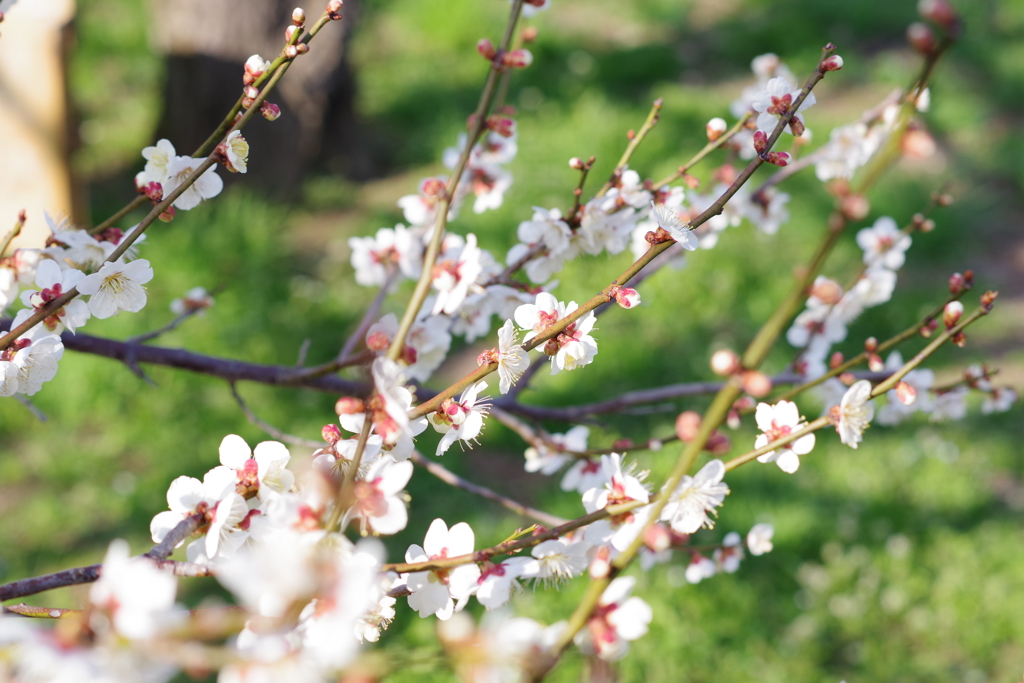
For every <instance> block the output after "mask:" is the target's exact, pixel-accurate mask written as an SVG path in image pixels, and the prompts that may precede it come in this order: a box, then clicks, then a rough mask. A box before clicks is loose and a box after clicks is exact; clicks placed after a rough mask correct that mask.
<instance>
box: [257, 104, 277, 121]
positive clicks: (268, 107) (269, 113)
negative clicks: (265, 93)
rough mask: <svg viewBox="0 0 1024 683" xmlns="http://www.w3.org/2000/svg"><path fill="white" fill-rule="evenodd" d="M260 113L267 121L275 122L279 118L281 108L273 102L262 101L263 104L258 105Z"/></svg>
mask: <svg viewBox="0 0 1024 683" xmlns="http://www.w3.org/2000/svg"><path fill="white" fill-rule="evenodd" d="M260 113H261V114H263V118H265V119H266V120H267V121H276V120H277V119H279V118H280V117H281V107H279V106H277V105H276V104H274V103H273V102H267V101H266V100H263V104H261V105H260Z"/></svg>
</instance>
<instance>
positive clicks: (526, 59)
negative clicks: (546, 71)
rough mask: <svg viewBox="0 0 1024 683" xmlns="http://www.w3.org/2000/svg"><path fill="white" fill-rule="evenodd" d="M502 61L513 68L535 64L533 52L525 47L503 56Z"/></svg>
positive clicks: (523, 67) (522, 67)
mask: <svg viewBox="0 0 1024 683" xmlns="http://www.w3.org/2000/svg"><path fill="white" fill-rule="evenodd" d="M501 63H502V64H504V65H505V66H510V67H512V68H513V69H525V68H526V67H528V66H530V65H531V64H533V54H531V53H530V51H529V50H527V49H525V48H521V49H519V50H512V51H511V52H506V53H505V54H503V55H502V56H501Z"/></svg>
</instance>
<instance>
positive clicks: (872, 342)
mask: <svg viewBox="0 0 1024 683" xmlns="http://www.w3.org/2000/svg"><path fill="white" fill-rule="evenodd" d="M864 350H865V351H867V352H868V353H874V352H875V351H877V350H878V340H877V339H875V338H874V337H868V338H867V339H865V340H864Z"/></svg>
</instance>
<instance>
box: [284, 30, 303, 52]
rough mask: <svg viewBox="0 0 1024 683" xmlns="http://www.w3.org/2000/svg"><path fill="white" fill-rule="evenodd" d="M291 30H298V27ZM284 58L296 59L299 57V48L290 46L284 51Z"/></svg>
mask: <svg viewBox="0 0 1024 683" xmlns="http://www.w3.org/2000/svg"><path fill="white" fill-rule="evenodd" d="M290 28H294V29H297V27H295V26H292V27H290ZM284 56H285V57H287V58H288V59H295V58H296V57H298V56H299V48H297V47H295V46H294V45H288V46H287V47H285V49H284Z"/></svg>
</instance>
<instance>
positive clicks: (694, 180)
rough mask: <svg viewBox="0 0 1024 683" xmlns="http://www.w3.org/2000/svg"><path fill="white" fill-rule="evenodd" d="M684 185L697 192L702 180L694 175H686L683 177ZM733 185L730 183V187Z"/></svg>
mask: <svg viewBox="0 0 1024 683" xmlns="http://www.w3.org/2000/svg"><path fill="white" fill-rule="evenodd" d="M683 184H684V185H686V186H687V187H688V188H690V189H691V190H696V189H697V188H698V187H700V178H698V177H697V176H694V175H690V174H689V173H686V174H684V175H683ZM731 184H732V183H730V185H731Z"/></svg>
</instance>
